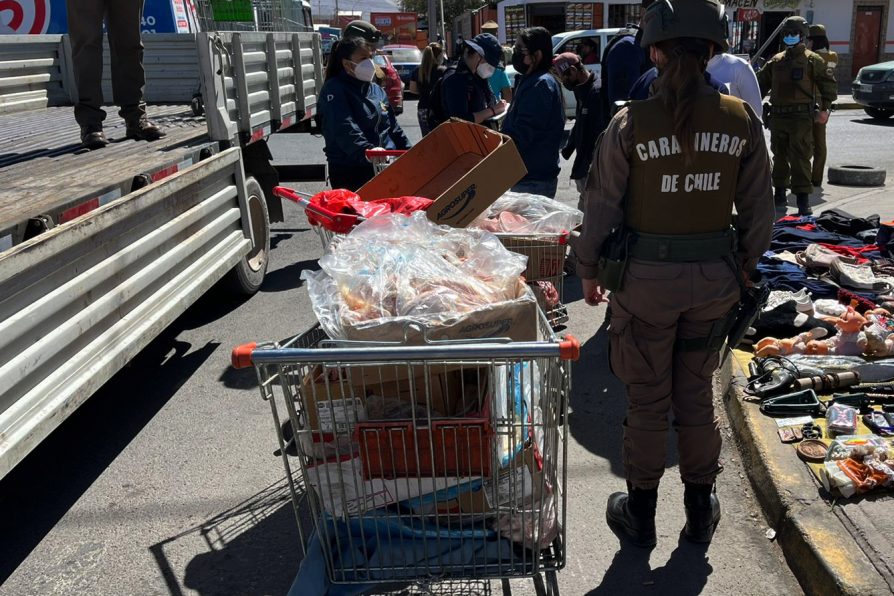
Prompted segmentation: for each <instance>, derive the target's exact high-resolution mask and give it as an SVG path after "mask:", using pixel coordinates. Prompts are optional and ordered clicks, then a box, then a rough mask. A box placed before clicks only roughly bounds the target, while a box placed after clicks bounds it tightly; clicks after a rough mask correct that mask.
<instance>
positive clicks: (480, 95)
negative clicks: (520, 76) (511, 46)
mask: <svg viewBox="0 0 894 596" xmlns="http://www.w3.org/2000/svg"><path fill="white" fill-rule="evenodd" d="M502 52H503V50H502V49H501V48H500V42H499V41H497V38H496V37H494V36H493V35H491V34H490V33H481V34H480V35H476V36H475V37H473V38H472V39H470V40H468V41H465V42H463V49H462V51H461V54H460V58H459V61H458V63H457V65H456V66H455V67H451V68H448V69H447V72H445V73H444V76H443V78H442V80H441V84H440V96H439V97H435V95H437V93H433V96H432V102H435V101H439V102H440V106H438V107H439V108H440V109H437V107H436V106H434V105H433V106H432V111H433V112H436V114H434V115H433V123H432V124H433V126H432V128H434V126H436V125H437V124H440V123H441V122H443V121H446V120H447V119H449V118H460V119H462V120H467V121H469V122H474V123H475V124H481V123H482V122H484V121H485V120H487V119H489V118H493V117H494V116H496V115H498V114H502V113H503V112H505V111H506V102H505V101H501V100H497V99H496V97H495V96H494V94H493V92H492V91H491V89H490V83H489V82H488V79H490V78H491V77H492V76H493V75H494V73H495V72H496V70H497V65H498V64H499V63H500V56H501V55H502Z"/></svg>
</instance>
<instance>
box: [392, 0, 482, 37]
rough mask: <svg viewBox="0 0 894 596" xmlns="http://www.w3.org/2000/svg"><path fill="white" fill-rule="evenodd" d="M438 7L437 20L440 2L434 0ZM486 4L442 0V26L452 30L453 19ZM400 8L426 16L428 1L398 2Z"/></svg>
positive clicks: (465, 0) (476, 1)
mask: <svg viewBox="0 0 894 596" xmlns="http://www.w3.org/2000/svg"><path fill="white" fill-rule="evenodd" d="M436 1H437V3H438V4H437V6H438V18H440V17H441V0H436ZM485 4H487V2H480V1H479V0H444V25H445V26H446V28H447V29H448V30H452V29H453V19H455V18H456V17H458V16H459V15H461V14H462V13H463V12H465V11H466V10H468V9H474V8H479V7H481V6H484V5H485ZM400 7H401V8H402V9H403V10H405V11H407V12H415V13H417V14H421V15H425V16H428V0H400Z"/></svg>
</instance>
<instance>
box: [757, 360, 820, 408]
mask: <svg viewBox="0 0 894 596" xmlns="http://www.w3.org/2000/svg"><path fill="white" fill-rule="evenodd" d="M748 372H749V376H748V385H746V387H745V392H746V393H748V394H749V395H754V396H756V397H761V398H765V397H772V396H774V395H780V394H783V393H786V392H788V391H791V390H793V389H812V388H813V387H812V386H811V385H807V386H805V387H795V386H794V385H795V382H796V381H798V380H799V379H803V378H812V377H821V376H823V371H822V370H820V369H818V368H813V367H808V366H798V365H796V364H795V363H793V362H792V361H791V360H789V359H788V358H785V357H783V356H767V357H765V358H754V359H752V361H751V362H749V363H748Z"/></svg>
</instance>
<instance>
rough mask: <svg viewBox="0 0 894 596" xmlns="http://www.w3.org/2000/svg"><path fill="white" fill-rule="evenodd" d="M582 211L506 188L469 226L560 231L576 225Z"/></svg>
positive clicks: (525, 231) (508, 230) (527, 231)
mask: <svg viewBox="0 0 894 596" xmlns="http://www.w3.org/2000/svg"><path fill="white" fill-rule="evenodd" d="M583 220H584V214H583V213H582V212H581V211H579V210H577V209H575V208H574V207H570V206H568V205H565V204H564V203H560V202H559V201H556V200H554V199H550V198H548V197H543V196H540V195H532V194H526V193H518V192H507V193H506V194H504V195H503V196H502V197H500V198H499V199H497V200H496V201H495V202H494V203H493V204H492V205H491V206H490V207H488V208H487V210H486V211H485V212H484V213H482V214H481V215H479V216H478V217H477V218H476V219H475V221H473V222H472V223H471V224H470V225H469V227H471V228H479V229H482V230H488V231H490V232H504V233H514V234H561V233H562V232H570V231H572V230H574V229H575V228H577V227H578V226H579V225H580V224H581V222H583Z"/></svg>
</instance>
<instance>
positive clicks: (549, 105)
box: [502, 27, 565, 198]
mask: <svg viewBox="0 0 894 596" xmlns="http://www.w3.org/2000/svg"><path fill="white" fill-rule="evenodd" d="M552 63H553V48H552V36H551V35H550V33H549V31H548V30H547V29H545V28H543V27H531V28H528V29H525V30H524V31H522V32H521V34H519V36H518V39H517V40H516V42H515V48H514V49H513V51H512V66H513V67H515V70H516V72H518V73H519V76H518V77H516V79H515V89H513V92H512V105H511V106H510V107H509V111H508V112H507V113H506V118H505V119H504V120H503V128H502V132H503V134H506V135H509V136H510V137H512V140H513V141H515V146H516V147H517V148H518V152H519V153H520V154H521V156H522V160H523V161H524V162H525V167H526V168H527V170H528V173H527V175H526V176H525V177H524V178H522V179H521V181H519V182H518V183H517V184H516V185H515V186H513V187H512V190H513V191H515V192H526V193H531V194H537V195H543V196H545V197H550V198H555V196H556V188H557V187H558V182H559V149H560V147H561V146H562V136H563V134H564V132H565V109H564V107H563V106H562V90H561V89H560V88H559V84H558V83H557V82H556V79H555V77H553V76H552V74H550V72H549V71H550V68H551V66H552Z"/></svg>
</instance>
